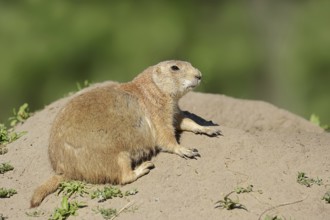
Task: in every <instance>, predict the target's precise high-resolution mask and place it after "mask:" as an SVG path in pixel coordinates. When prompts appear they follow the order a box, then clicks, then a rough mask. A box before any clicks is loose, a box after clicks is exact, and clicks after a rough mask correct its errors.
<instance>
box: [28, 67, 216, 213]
mask: <svg viewBox="0 0 330 220" xmlns="http://www.w3.org/2000/svg"><path fill="white" fill-rule="evenodd" d="M201 78H202V74H201V72H200V71H199V70H198V69H196V68H194V67H193V66H192V65H191V64H190V63H188V62H184V61H164V62H161V63H158V64H157V65H154V66H151V67H149V68H147V69H146V70H144V71H143V72H142V73H140V74H139V75H138V76H137V77H136V78H134V79H133V80H132V81H131V82H127V83H122V84H112V85H104V86H100V87H96V88H94V89H90V90H88V91H86V92H82V93H81V94H78V95H77V96H75V97H74V98H72V99H71V100H70V101H69V102H68V103H67V104H66V105H65V106H64V107H63V109H62V110H60V112H59V113H58V115H57V116H56V118H55V120H54V123H53V125H52V129H51V134H50V140H49V150H48V153H49V158H50V162H51V165H52V167H53V169H54V171H55V175H54V176H53V177H51V178H50V179H49V180H47V181H46V182H45V183H43V184H42V185H41V186H39V187H38V188H37V189H36V190H35V192H34V194H33V196H32V199H31V204H30V205H31V207H35V206H38V205H39V204H40V203H41V202H42V200H43V199H44V198H45V197H46V196H47V195H48V194H50V193H52V192H54V191H55V190H56V189H57V187H58V186H59V184H60V182H61V181H64V180H85V181H87V182H90V183H112V184H126V183H130V182H133V181H135V180H136V179H138V178H139V177H141V176H143V175H145V174H147V173H149V171H150V169H152V168H154V164H153V163H152V162H151V161H150V159H151V157H152V156H154V155H155V154H156V153H157V152H158V151H164V152H169V153H174V154H177V155H179V156H181V157H184V158H195V157H198V156H200V155H199V153H198V151H197V150H196V149H189V148H186V147H183V146H181V145H180V144H179V143H178V142H177V139H176V136H175V133H176V131H177V130H182V131H191V132H195V133H204V134H207V135H210V136H217V135H219V134H220V131H219V130H218V129H217V128H214V127H207V126H201V125H199V124H197V123H196V122H194V121H193V120H192V119H190V118H187V117H185V116H184V114H183V112H182V111H181V110H180V108H179V106H178V101H179V99H180V98H181V97H182V96H183V95H184V94H186V93H187V92H189V91H190V90H192V89H193V88H195V87H196V86H198V85H199V83H200V81H201Z"/></svg>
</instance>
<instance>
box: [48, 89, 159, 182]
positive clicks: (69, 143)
mask: <svg viewBox="0 0 330 220" xmlns="http://www.w3.org/2000/svg"><path fill="white" fill-rule="evenodd" d="M154 151H155V140H154V137H153V135H152V131H151V125H150V121H148V119H147V115H146V112H145V110H143V108H141V106H140V104H139V101H138V98H137V97H136V96H135V95H134V94H130V93H128V92H125V91H123V90H121V89H120V87H119V86H104V87H100V88H95V89H93V90H90V91H88V92H86V93H82V94H80V95H79V96H76V97H75V98H73V99H72V100H71V101H70V102H69V103H68V104H67V105H66V106H65V107H64V108H63V109H62V110H61V111H60V113H59V114H58V116H57V117H56V119H55V121H54V124H53V127H52V131H51V137H50V146H49V157H50V160H51V163H52V166H53V168H54V170H55V172H56V173H58V174H63V175H64V176H65V177H67V178H70V179H81V180H82V179H84V180H87V181H89V182H95V183H104V182H112V183H118V182H120V176H121V173H119V172H120V171H119V170H120V169H119V167H118V162H117V160H118V156H119V154H120V153H122V152H128V153H129V154H130V155H131V157H132V159H133V161H138V160H140V159H141V158H143V157H148V156H149V155H150V154H153V153H154Z"/></svg>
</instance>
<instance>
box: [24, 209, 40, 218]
mask: <svg viewBox="0 0 330 220" xmlns="http://www.w3.org/2000/svg"><path fill="white" fill-rule="evenodd" d="M44 214H45V213H44V212H43V211H40V210H35V211H32V212H25V215H27V216H29V217H41V216H43V215H44Z"/></svg>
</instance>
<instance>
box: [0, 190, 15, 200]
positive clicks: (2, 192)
mask: <svg viewBox="0 0 330 220" xmlns="http://www.w3.org/2000/svg"><path fill="white" fill-rule="evenodd" d="M16 193H17V191H16V190H15V189H6V188H0V198H10V197H11V196H13V195H14V194H16Z"/></svg>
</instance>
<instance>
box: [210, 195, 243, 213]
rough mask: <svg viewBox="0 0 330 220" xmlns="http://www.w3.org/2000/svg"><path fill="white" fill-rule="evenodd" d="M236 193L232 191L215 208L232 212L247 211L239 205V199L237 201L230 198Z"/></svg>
mask: <svg viewBox="0 0 330 220" xmlns="http://www.w3.org/2000/svg"><path fill="white" fill-rule="evenodd" d="M234 192H235V191H232V192H230V193H228V194H227V195H225V196H224V198H223V200H219V201H217V202H216V203H215V207H214V208H221V209H226V210H232V209H244V210H246V211H247V209H246V207H245V206H244V205H242V204H241V203H239V199H238V198H237V199H236V201H234V200H232V199H231V198H229V196H230V195H231V194H232V193H234Z"/></svg>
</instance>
